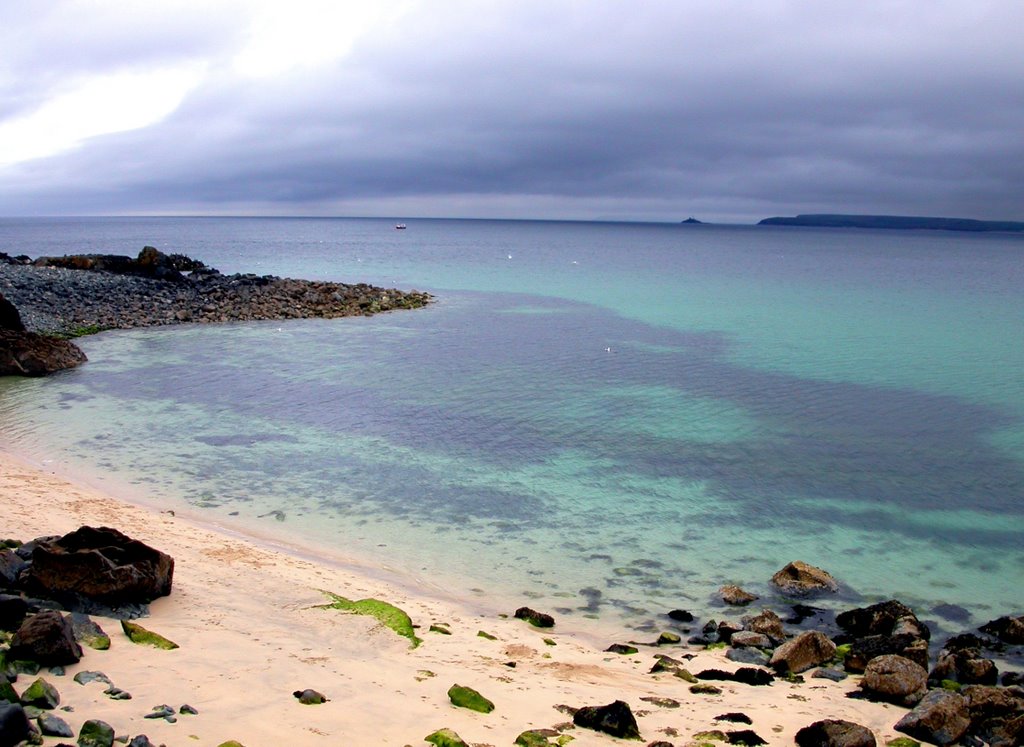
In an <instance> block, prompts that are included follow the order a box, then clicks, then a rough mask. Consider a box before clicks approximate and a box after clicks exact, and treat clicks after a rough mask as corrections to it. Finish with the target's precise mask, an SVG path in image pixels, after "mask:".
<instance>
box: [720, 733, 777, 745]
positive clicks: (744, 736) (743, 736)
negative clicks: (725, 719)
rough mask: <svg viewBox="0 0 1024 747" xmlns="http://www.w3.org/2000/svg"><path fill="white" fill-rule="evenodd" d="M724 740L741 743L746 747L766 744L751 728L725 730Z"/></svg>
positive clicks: (730, 742)
mask: <svg viewBox="0 0 1024 747" xmlns="http://www.w3.org/2000/svg"><path fill="white" fill-rule="evenodd" d="M725 741H727V742H728V743H729V744H742V745H746V747H757V746H758V745H761V744H768V742H767V741H765V740H764V739H763V738H762V737H761V735H759V734H758V733H757V732H755V731H753V730H751V729H741V730H739V731H727V732H726V733H725Z"/></svg>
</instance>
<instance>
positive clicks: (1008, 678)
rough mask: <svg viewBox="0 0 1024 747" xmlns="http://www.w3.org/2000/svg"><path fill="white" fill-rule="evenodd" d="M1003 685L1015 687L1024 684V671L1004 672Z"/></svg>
mask: <svg viewBox="0 0 1024 747" xmlns="http://www.w3.org/2000/svg"><path fill="white" fill-rule="evenodd" d="M1000 682H1001V683H1002V685H1003V687H1013V686H1014V685H1024V672H1003V677H1002V679H1001V680H1000Z"/></svg>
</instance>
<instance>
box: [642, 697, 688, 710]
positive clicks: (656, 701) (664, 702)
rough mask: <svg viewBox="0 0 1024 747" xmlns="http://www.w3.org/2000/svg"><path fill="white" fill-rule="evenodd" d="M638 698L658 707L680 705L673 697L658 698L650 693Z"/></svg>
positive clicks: (675, 706) (676, 706)
mask: <svg viewBox="0 0 1024 747" xmlns="http://www.w3.org/2000/svg"><path fill="white" fill-rule="evenodd" d="M640 700H642V701H644V702H645V703H650V704H651V705H656V706H658V707H659V708H678V707H679V706H680V705H682V704H681V703H680V702H679V701H678V700H676V699H675V698H658V697H654V696H651V695H648V696H645V697H641V698H640Z"/></svg>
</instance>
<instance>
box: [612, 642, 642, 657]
mask: <svg viewBox="0 0 1024 747" xmlns="http://www.w3.org/2000/svg"><path fill="white" fill-rule="evenodd" d="M605 653H608V654H620V655H622V656H630V655H632V654H635V653H638V649H637V647H636V646H630V645H629V644H627V643H613V644H612V645H611V646H609V647H608V648H606V649H605Z"/></svg>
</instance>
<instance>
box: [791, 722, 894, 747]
mask: <svg viewBox="0 0 1024 747" xmlns="http://www.w3.org/2000/svg"><path fill="white" fill-rule="evenodd" d="M796 743H797V744H798V745H800V747H875V745H876V742H875V735H874V734H872V733H871V730H870V729H868V728H867V727H864V726H861V725H860V724H855V723H853V722H852V721H843V720H841V719H825V720H824V721H815V722H814V723H813V724H811V725H810V726H805V727H804V728H803V729H801V730H800V731H798V732H797V733H796Z"/></svg>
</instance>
